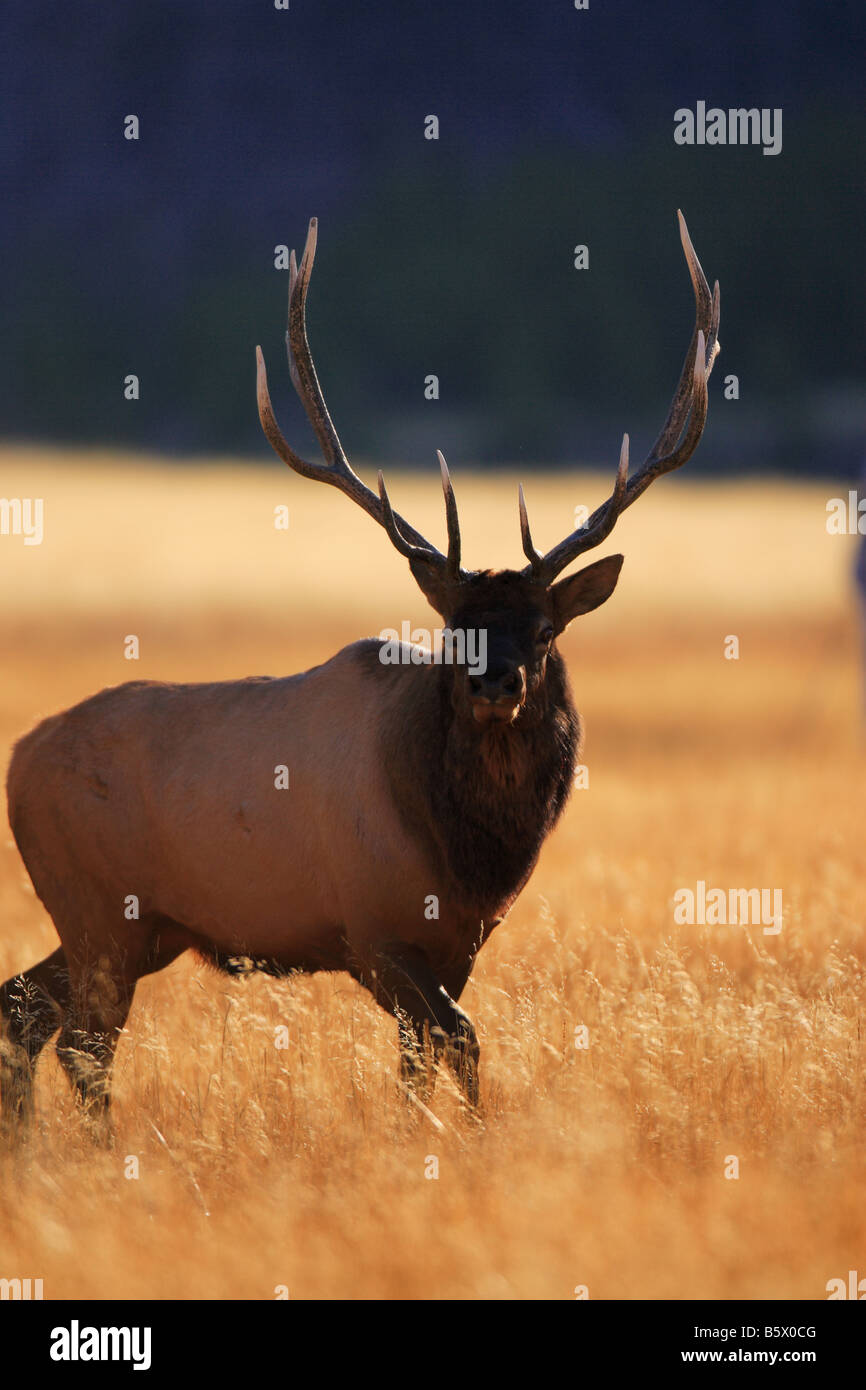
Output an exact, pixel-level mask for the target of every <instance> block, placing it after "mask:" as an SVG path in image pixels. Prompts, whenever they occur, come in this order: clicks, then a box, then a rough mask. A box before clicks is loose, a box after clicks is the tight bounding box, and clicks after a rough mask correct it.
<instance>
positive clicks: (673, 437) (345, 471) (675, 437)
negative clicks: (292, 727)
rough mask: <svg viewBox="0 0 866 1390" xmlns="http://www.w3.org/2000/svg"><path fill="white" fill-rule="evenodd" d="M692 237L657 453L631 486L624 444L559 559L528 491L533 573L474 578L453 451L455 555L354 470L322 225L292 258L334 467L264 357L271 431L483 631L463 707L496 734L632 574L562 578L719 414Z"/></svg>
mask: <svg viewBox="0 0 866 1390" xmlns="http://www.w3.org/2000/svg"><path fill="white" fill-rule="evenodd" d="M677 217H678V219H679V227H680V239H681V241H682V246H683V251H684V253H685V257H686V263H687V265H688V268H689V274H690V276H691V281H692V287H693V289H694V295H695V325H694V329H693V332H692V336H691V341H690V343H689V347H688V351H687V353H686V357H685V362H684V364H683V368H682V372H681V374H680V379H679V383H678V385H677V389H676V391H675V392H674V397H673V400H672V402H671V405H670V409H669V411H668V415H667V419H666V420H665V423H664V426H663V427H662V430H661V433H660V434H659V436H658V438H657V439H656V441H655V444H654V445H653V447H652V449H651V450H650V452H649V454H648V455H647V457H646V459H645V460H644V462H643V463H642V464H641V465H640V467H639V468H638V469H637V471H636V472H635V473H634V474H633V475H632V476H629V452H628V449H629V442H628V435H627V434H626V435H624V436H623V442H622V449H621V451H620V458H619V467H618V469H617V474H616V481H615V483H614V487H613V491H612V492H611V495H610V497H609V498H608V499H607V501H606V502H604V503H603V504H602V505H601V506H600V507H598V508H597V510H596V511H595V512H593V514H592V516H591V517H590V518H589V520H588V521H587V522H586V523H585V524H584V525H583V526H581V527H579V528H578V529H577V530H575V531H573V532H572V533H571V534H570V535H569V536H566V538H565V539H564V540H562V541H560V543H559V544H558V545H555V546H554V547H553V548H552V549H551V550H548V551H547V552H546V553H545V554H542V553H541V552H540V551H538V550H537V549H536V548H535V545H534V544H533V541H532V535H531V533H530V529H529V519H528V516H527V511H526V503H525V500H524V496H523V488H522V487H521V488H520V489H519V510H520V531H521V536H522V540H523V550H524V554H525V555H526V558H527V560H528V562H529V563H528V564H527V565H526V566H525V567H524V568H523V569H522V570H519V571H517V570H501V571H490V570H482V571H467V570H464V569H463V568H462V567H461V563H460V558H461V552H460V524H459V520H458V515H457V504H456V501H455V498H454V490H453V488H452V486H451V479H450V477H449V474H448V467H447V465H446V463H445V460H444V458H443V457H442V455H441V453H440V454H439V464H440V468H441V471H442V487H443V491H444V494H445V515H446V522H447V531H448V548H447V552H446V553H445V554H442V552H441V551H439V550H437V549H436V547H435V546H433V545H431V544H430V542H429V541H427V540H425V538H424V537H423V536H422V535H421V534H420V533H419V532H418V531H416V530H415V528H414V527H413V526H411V525H410V524H409V523H408V522H407V521H405V520H404V519H403V518H402V517H401V516H400V515H399V514H398V513H397V512H395V511H394V509H393V508H392V506H391V502H390V499H389V497H388V493H387V491H386V489H385V483H384V479H383V477H382V474H381V472H380V473H379V491H378V496H376V494H375V493H373V492H371V490H370V489H369V488H368V487H367V486H366V485H365V484H364V483H363V482H362V481H361V479H360V478H359V477H358V476H357V474H356V473H355V472H354V471H353V470H352V468H351V466H350V464H349V462H348V459H347V458H346V454H345V452H344V450H343V447H342V445H341V443H340V440H339V437H338V435H337V432H336V430H335V428H334V426H333V423H332V421H331V417H330V415H329V413H328V409H327V406H326V405H325V400H324V397H323V395H322V389H321V387H320V385H319V380H318V377H317V375H316V369H315V366H314V364H313V359H312V356H311V353H310V345H309V342H308V339H307V329H306V317H305V306H306V298H307V289H308V287H309V282H310V275H311V273H312V269H313V260H314V258H315V253H316V236H317V219H316V218H312V219H311V221H310V226H309V231H308V233H307V242H306V245H305V247H304V254H303V256H302V257H301V263H300V266H298V265H297V262H296V259H295V253H294V251H293V252H292V255H291V259H290V272H289V322H288V330H287V333H286V347H287V352H288V359H289V372H290V375H291V378H292V382H293V383H294V386H295V389H296V391H297V393H298V395H299V396H300V399H301V402H302V404H303V406H304V409H305V411H306V413H307V416H308V418H309V420H310V424H311V425H312V427H313V430H314V432H315V434H316V438H317V439H318V442H319V445H320V448H321V450H322V453H323V455H324V458H325V462H324V463H320V464H312V463H308V462H306V461H305V460H304V459H302V458H301V457H300V456H299V455H298V454H296V453H295V451H294V450H293V449H292V448H291V447H290V445H289V444H287V443H286V440H285V439H284V437H283V434H282V432H281V430H280V428H279V426H278V424H277V422H276V418H275V416H274V412H273V407H272V405H271V399H270V395H269V393H268V383H267V375H266V371H265V363H264V358H263V356H262V351H261V348H258V347H257V348H256V358H257V363H258V379H257V395H258V407H259V418H260V420H261V423H262V429H263V430H264V432H265V435H266V437H267V439H268V440H269V442H270V444H271V446H272V447H273V449H274V450H275V452H276V453H277V454H278V455H279V457H280V458H281V459H283V461H284V462H285V463H287V464H288V465H289V467H290V468H293V469H294V470H295V472H297V473H300V474H301V475H302V476H304V477H307V478H314V479H316V480H318V481H320V482H326V483H330V484H332V486H334V487H338V488H339V489H340V491H341V492H344V493H346V495H347V496H348V497H350V498H351V499H352V500H353V501H355V502H357V504H358V505H359V506H360V507H362V508H363V509H364V511H365V512H367V513H368V514H369V515H370V516H371V517H372V518H373V519H374V521H376V522H378V524H379V525H380V526H382V527H383V528H384V529H385V531H386V532H387V535H388V536H389V538H390V540H391V543H392V544H393V545H394V547H395V549H396V550H398V551H399V552H400V554H401V555H404V556H405V557H406V559H408V561H409V568H410V569H411V571H412V574H413V575H414V577H415V580H416V582H417V584H418V586H419V587H420V589H421V591H422V592H423V594H424V596H425V597H426V598H427V600H428V602H429V603H430V604H431V606H432V607H433V608H434V609H435V610H436V612H437V613H438V614H440V616H441V617H442V618H443V619H444V620H445V623H446V625H447V628H448V630H449V631H451V632H453V633H455V634H459V633H460V632H465V631H467V630H468V629H475V630H483V632H484V633H485V637H486V663H485V666H484V669H483V670H481V669H480V668H479V667H473V666H472V665H470V664H468V663H466V662H462V663H461V664H460V665H459V667H458V675H457V677H456V679H455V681H454V684H453V688H452V703H453V705H454V706H455V708H457V709H462V710H463V712H464V713H465V714H466V715H467V716H469V717H470V718H471V719H472V720H473V721H474V723H476V724H478V725H480V726H481V727H482V728H485V729H491V730H492V729H494V728H496V727H499V728H502V727H503V726H509V725H511V724H513V723H514V722H515V721H517V720H518V719H519V718H520V717H521V715H522V712H523V711H524V710H526V711H528V714H529V715H530V716H531V712H532V710H533V708H536V707H537V705H538V703H539V700H540V699H542V700H543V689H544V683H545V676H546V672H547V667H548V662H549V659H550V657H551V653H555V648H554V645H553V644H554V642H555V640H556V638H557V637H558V636H559V634H560V633H561V632H562V631H563V630H564V629H565V628H566V627H567V626H568V624H569V623H570V622H571V621H572V619H573V618H575V617H577V616H578V615H579V614H581V613H588V612H590V611H591V610H592V609H593V608H597V607H598V606H599V605H600V604H602V603H604V602H605V600H606V599H608V598H609V597H610V595H611V594H612V593H613V590H614V588H615V586H616V582H617V579H618V577H619V572H620V568H621V566H622V561H623V557H622V556H621V555H611V556H608V557H607V558H606V559H603V560H598V561H596V562H595V563H594V564H591V565H588V566H587V567H586V568H584V569H582V570H579V571H578V572H577V573H576V574H573V575H570V576H568V577H567V578H563V579H560V578H558V576H559V575H560V574H561V572H562V571H563V570H564V569H565V568H566V566H568V565H570V564H571V563H572V561H573V560H575V559H577V557H578V556H579V555H582V554H583V553H584V552H585V551H588V550H591V549H593V548H594V547H595V546H597V545H600V544H601V542H602V541H604V540H605V539H606V538H607V536H608V535H609V534H610V532H611V531H612V530H613V527H614V525H615V523H616V520H617V518H618V517H619V515H620V513H621V512H623V511H624V510H625V509H626V507H630V506H631V504H632V502H635V501H636V500H637V498H638V497H640V496H641V494H642V493H643V492H645V491H646V489H647V488H648V487H649V485H650V483H652V482H653V481H654V480H655V479H656V478H658V477H660V476H661V474H663V473H669V472H671V471H672V470H673V469H675V468H679V467H681V465H682V464H684V463H685V462H686V460H687V459H688V458H690V457H691V455H692V453H693V452H694V450H695V448H696V446H697V443H698V440H699V439H700V437H701V434H702V432H703V428H704V424H705V421H706V416H707V381H708V378H709V375H710V372H711V371H712V368H713V363H714V361H715V358H716V355H717V353H718V351H719V342H718V328H719V287H718V283H716V285H715V288H714V291H713V293H712V294H710V290H709V286H708V285H707V281H706V278H705V276H704V273H703V270H702V269H701V265H700V262H699V260H698V258H697V255H696V254H695V250H694V247H693V246H692V243H691V240H690V238H689V233H688V229H687V227H686V223H685V219H684V218H683V215H682V213H681V212H678V213H677Z"/></svg>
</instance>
